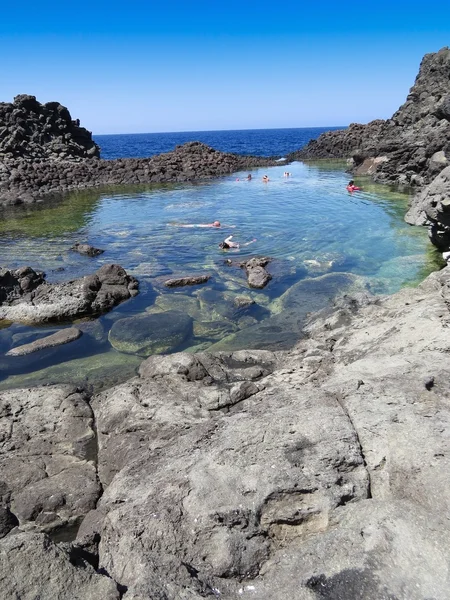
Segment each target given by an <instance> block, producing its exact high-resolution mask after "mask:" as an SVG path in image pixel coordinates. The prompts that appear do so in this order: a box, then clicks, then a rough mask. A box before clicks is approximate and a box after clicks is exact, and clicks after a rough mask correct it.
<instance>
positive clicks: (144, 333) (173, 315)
mask: <svg viewBox="0 0 450 600" xmlns="http://www.w3.org/2000/svg"><path fill="white" fill-rule="evenodd" d="M191 333H192V318H191V317H189V315H186V314H184V313H182V312H178V311H174V310H172V311H166V312H162V313H154V314H145V315H137V316H135V317H127V318H125V319H120V320H119V321H116V322H115V323H114V325H113V326H112V328H111V330H110V332H109V336H108V337H109V341H110V343H111V345H112V346H113V348H115V349H116V350H119V352H125V353H127V354H139V355H140V356H150V355H151V354H162V353H164V352H169V351H170V350H173V349H174V348H176V347H177V346H179V345H180V344H181V343H182V342H184V340H185V339H187V338H188V337H189V335H191Z"/></svg>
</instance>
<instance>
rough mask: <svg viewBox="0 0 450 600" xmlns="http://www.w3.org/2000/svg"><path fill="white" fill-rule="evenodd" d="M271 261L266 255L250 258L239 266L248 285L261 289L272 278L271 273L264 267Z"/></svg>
mask: <svg viewBox="0 0 450 600" xmlns="http://www.w3.org/2000/svg"><path fill="white" fill-rule="evenodd" d="M270 261H271V259H270V258H268V257H262V258H251V259H250V260H247V261H246V262H245V263H242V264H241V265H240V266H241V268H242V269H244V270H245V272H246V274H247V281H248V285H249V286H250V287H252V288H257V289H262V288H264V287H266V285H267V284H268V283H269V281H270V280H271V279H272V275H271V274H270V273H268V272H267V271H266V269H265V268H264V267H265V266H266V265H267V264H269V262H270Z"/></svg>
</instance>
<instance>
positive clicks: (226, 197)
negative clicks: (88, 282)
mask: <svg viewBox="0 0 450 600" xmlns="http://www.w3.org/2000/svg"><path fill="white" fill-rule="evenodd" d="M288 168H289V171H290V172H291V173H292V176H291V177H289V178H285V177H283V172H284V171H285V169H286V167H284V166H280V167H272V168H269V169H265V170H264V171H263V170H255V171H253V172H252V174H253V180H252V181H250V182H247V181H245V180H244V177H245V175H246V174H245V173H240V174H236V175H234V176H232V177H228V178H224V179H221V180H216V181H212V182H208V183H199V184H195V185H193V184H186V185H184V184H183V185H166V186H157V187H155V186H154V187H147V188H143V187H141V188H127V189H126V190H125V189H123V190H117V189H116V190H114V191H113V190H102V191H98V190H97V191H89V192H78V193H74V194H71V195H68V196H67V197H66V198H65V199H64V201H63V202H59V203H56V204H50V205H45V206H38V207H32V208H30V207H29V208H22V209H12V210H10V211H8V212H7V213H5V214H4V218H3V219H2V221H1V222H0V256H1V261H0V262H1V265H4V266H7V267H9V268H15V267H18V266H21V265H24V264H26V265H30V266H32V267H33V268H35V269H43V270H44V271H45V272H46V273H47V280H48V281H50V282H53V281H61V280H68V279H73V278H75V277H79V276H81V275H85V274H88V273H92V272H93V271H95V270H96V269H97V268H99V267H100V266H101V265H102V264H104V263H118V264H120V265H122V266H123V267H124V268H125V269H126V270H127V271H128V272H129V273H131V274H133V275H135V276H136V277H137V278H138V279H139V281H140V294H139V295H138V296H137V297H136V298H134V299H132V300H129V301H128V302H125V303H123V304H122V305H120V306H119V307H117V308H116V309H114V310H113V311H112V312H111V313H109V314H107V315H104V316H103V317H101V318H100V319H98V320H96V321H95V322H91V323H88V324H86V323H84V324H83V325H82V327H84V328H85V333H84V335H83V336H82V337H81V338H80V339H79V340H77V341H76V342H73V343H71V344H68V345H67V346H62V347H60V348H57V349H56V350H51V351H45V352H44V353H42V352H41V353H39V355H30V356H29V357H22V358H19V357H14V358H13V357H11V358H8V357H4V353H5V352H6V351H7V350H8V349H9V348H11V347H12V346H16V345H20V344H23V343H26V342H28V341H32V339H35V338H36V337H40V336H43V335H47V334H48V333H49V332H50V330H51V328H49V327H48V326H46V327H45V328H31V327H27V326H24V325H19V324H14V325H12V326H10V327H8V328H4V329H0V387H3V388H5V387H10V386H15V385H23V384H34V383H43V382H46V383H49V382H52V381H74V382H76V383H82V382H85V381H88V382H92V383H93V384H94V385H95V386H96V387H99V386H101V385H109V384H112V383H114V382H116V381H119V380H121V379H124V378H125V377H126V376H129V375H130V374H131V373H132V372H134V370H135V368H136V366H137V365H138V364H139V362H140V361H141V360H142V354H141V353H139V352H138V353H137V354H136V353H131V354H130V353H124V352H123V351H118V350H117V349H115V348H114V347H112V345H111V343H110V341H109V340H108V332H109V330H110V329H111V327H112V325H113V324H114V322H116V321H117V320H119V319H120V318H123V317H128V316H130V315H136V314H143V313H145V312H146V311H147V312H150V313H157V312H160V311H164V310H181V311H182V312H188V313H189V314H190V315H191V317H193V319H194V329H193V331H191V332H190V334H189V335H187V337H185V339H184V341H182V342H180V343H179V344H178V345H176V346H175V347H174V348H172V350H173V351H178V350H180V349H188V350H192V349H193V348H197V349H206V348H208V347H212V348H213V349H233V348H238V347H250V346H251V345H252V340H253V341H254V344H255V347H267V348H269V349H270V348H283V347H287V346H289V345H292V343H293V342H294V341H295V339H298V336H299V335H300V331H299V328H298V327H297V325H296V326H293V322H292V317H293V314H292V313H293V312H295V311H296V310H299V311H300V312H301V311H302V310H304V312H307V309H308V310H312V309H314V308H320V306H321V305H322V304H321V302H322V300H320V302H319V301H317V302H316V297H317V298H319V297H320V298H323V297H324V296H327V294H328V292H327V289H328V288H327V285H329V290H330V291H329V294H328V296H329V297H330V298H331V296H332V295H333V294H335V293H336V289H335V288H336V287H340V286H341V287H342V289H344V285H347V284H348V280H347V279H345V278H342V277H338V276H337V275H334V276H333V274H338V273H350V274H352V275H356V276H359V277H360V278H361V279H358V281H357V282H355V281H354V279H352V282H353V283H352V284H353V285H356V284H357V285H358V286H359V289H361V288H364V287H365V288H367V289H368V290H370V291H372V292H373V293H382V294H384V293H392V292H395V291H396V290H398V289H399V288H400V287H402V286H404V285H411V284H414V283H417V282H418V281H420V280H422V279H423V278H424V277H425V276H426V275H427V274H428V273H430V272H431V271H432V270H435V269H436V268H438V267H439V257H438V254H437V253H436V252H435V251H434V250H433V248H432V247H431V245H430V244H429V242H428V239H427V235H426V231H425V230H424V229H420V228H413V227H410V226H408V225H406V223H405V222H404V221H403V215H404V213H405V210H406V205H407V200H408V198H407V197H406V196H405V195H401V194H399V193H394V192H392V191H391V190H389V189H387V188H385V187H382V186H376V185H374V184H370V183H368V182H363V185H364V191H363V192H355V193H354V194H351V195H350V194H349V193H348V192H347V191H346V189H345V186H346V183H347V181H348V174H346V173H345V172H344V170H343V166H342V165H337V164H333V165H330V164H328V165H327V164H325V163H322V164H321V165H320V166H318V165H305V164H301V163H294V164H291V165H289V167H288ZM265 173H267V174H268V175H269V178H270V181H269V183H267V184H264V183H263V182H262V180H261V178H262V175H263V174H265ZM215 219H219V220H220V221H221V222H222V224H225V225H226V226H224V227H223V228H221V229H211V228H196V227H193V228H185V227H181V226H180V225H183V224H198V223H210V222H212V221H213V220H215ZM230 234H232V235H233V240H235V241H238V242H241V243H245V242H248V241H250V240H253V239H255V238H256V241H255V242H254V243H252V244H251V245H249V246H246V247H241V248H240V249H239V250H238V251H228V252H225V251H222V250H220V249H219V247H218V244H219V242H221V241H222V240H223V239H224V238H225V237H227V236H228V235H230ZM77 241H79V242H87V243H90V244H92V245H94V246H96V247H98V248H103V249H105V253H104V254H102V255H100V256H99V257H96V258H87V257H83V256H80V255H79V254H77V253H75V252H72V251H71V250H70V247H71V246H72V245H73V244H74V243H75V242H77ZM253 255H264V256H269V257H271V258H272V259H273V262H272V263H271V264H270V265H269V267H268V269H269V271H272V272H273V274H274V278H273V280H272V281H271V282H270V283H269V285H268V286H267V287H266V288H265V289H264V290H261V291H259V290H250V289H249V288H248V285H247V282H246V279H245V276H244V273H243V271H242V269H240V268H239V266H238V265H236V264H234V263H238V262H240V261H242V260H243V259H244V258H245V257H248V256H253ZM227 259H231V261H232V263H233V264H232V265H231V266H229V265H227V264H226V263H225V261H226V260H227ZM191 273H208V274H211V275H212V276H213V277H212V279H211V280H210V282H208V284H206V285H205V286H195V287H189V288H177V289H176V290H168V289H167V288H165V287H164V285H163V282H164V280H165V279H167V278H168V277H169V276H174V275H189V274H191ZM324 276H325V277H324ZM302 282H303V283H302ZM305 282H306V283H305ZM302 286H303V287H302ZM315 293H317V296H315ZM236 295H239V296H242V295H245V296H249V297H250V298H251V299H252V300H254V301H255V302H256V304H254V305H253V306H250V307H249V308H248V309H245V310H239V311H237V310H235V309H234V308H233V306H234V305H233V301H234V297H235V296H236ZM293 297H295V298H297V299H296V300H295V301H292V298H293ZM287 298H291V299H290V300H289V299H287ZM298 298H300V301H299V300H298ZM288 307H289V308H288ZM293 307H294V308H293ZM302 314H303V313H302ZM283 315H284V316H283ZM285 317H286V318H285ZM268 323H270V324H272V325H273V327H271V328H266V329H264V327H262V325H263V324H268ZM211 324H213V325H211ZM59 327H60V326H59ZM295 327H297V329H296V328H295ZM287 332H288V333H289V335H287ZM277 336H278V337H277ZM286 336H287V337H286ZM117 347H119V346H118V345H116V348H117ZM121 349H122V350H123V348H121Z"/></svg>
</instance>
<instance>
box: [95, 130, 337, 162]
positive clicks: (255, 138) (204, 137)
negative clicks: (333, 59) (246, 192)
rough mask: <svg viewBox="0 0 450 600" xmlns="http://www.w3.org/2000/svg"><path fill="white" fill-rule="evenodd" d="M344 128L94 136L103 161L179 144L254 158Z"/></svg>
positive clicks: (287, 149)
mask: <svg viewBox="0 0 450 600" xmlns="http://www.w3.org/2000/svg"><path fill="white" fill-rule="evenodd" d="M335 129H345V127H302V128H295V129H245V130H233V131H182V132H179V133H128V134H121V135H95V136H94V139H95V141H96V142H97V144H98V145H99V146H100V148H101V157H102V158H106V159H109V158H145V157H147V156H153V155H154V154H161V152H170V151H171V150H173V149H174V148H175V146H177V145H179V144H185V143H186V142H203V143H204V144H207V145H208V146H211V147H212V148H215V149H216V150H221V151H222V152H234V153H235V154H244V155H254V156H280V157H281V156H284V155H285V154H287V153H289V152H293V151H294V150H298V149H299V148H302V147H303V146H304V145H305V144H307V143H308V142H309V141H310V140H312V139H316V138H317V137H319V135H320V134H321V133H323V132H325V131H330V130H335Z"/></svg>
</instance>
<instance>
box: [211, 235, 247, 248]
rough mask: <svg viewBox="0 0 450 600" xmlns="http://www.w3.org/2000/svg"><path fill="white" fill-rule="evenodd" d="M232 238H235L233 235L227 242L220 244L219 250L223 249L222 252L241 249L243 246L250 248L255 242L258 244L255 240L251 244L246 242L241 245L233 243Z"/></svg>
mask: <svg viewBox="0 0 450 600" xmlns="http://www.w3.org/2000/svg"><path fill="white" fill-rule="evenodd" d="M232 237H233V236H232V235H229V236H228V237H227V239H226V240H224V241H223V242H220V244H219V248H221V249H222V250H228V249H230V248H240V247H241V246H249V245H250V244H253V242H256V238H254V239H253V240H250V242H245V243H244V244H240V243H239V242H232V241H231V238H232Z"/></svg>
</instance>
